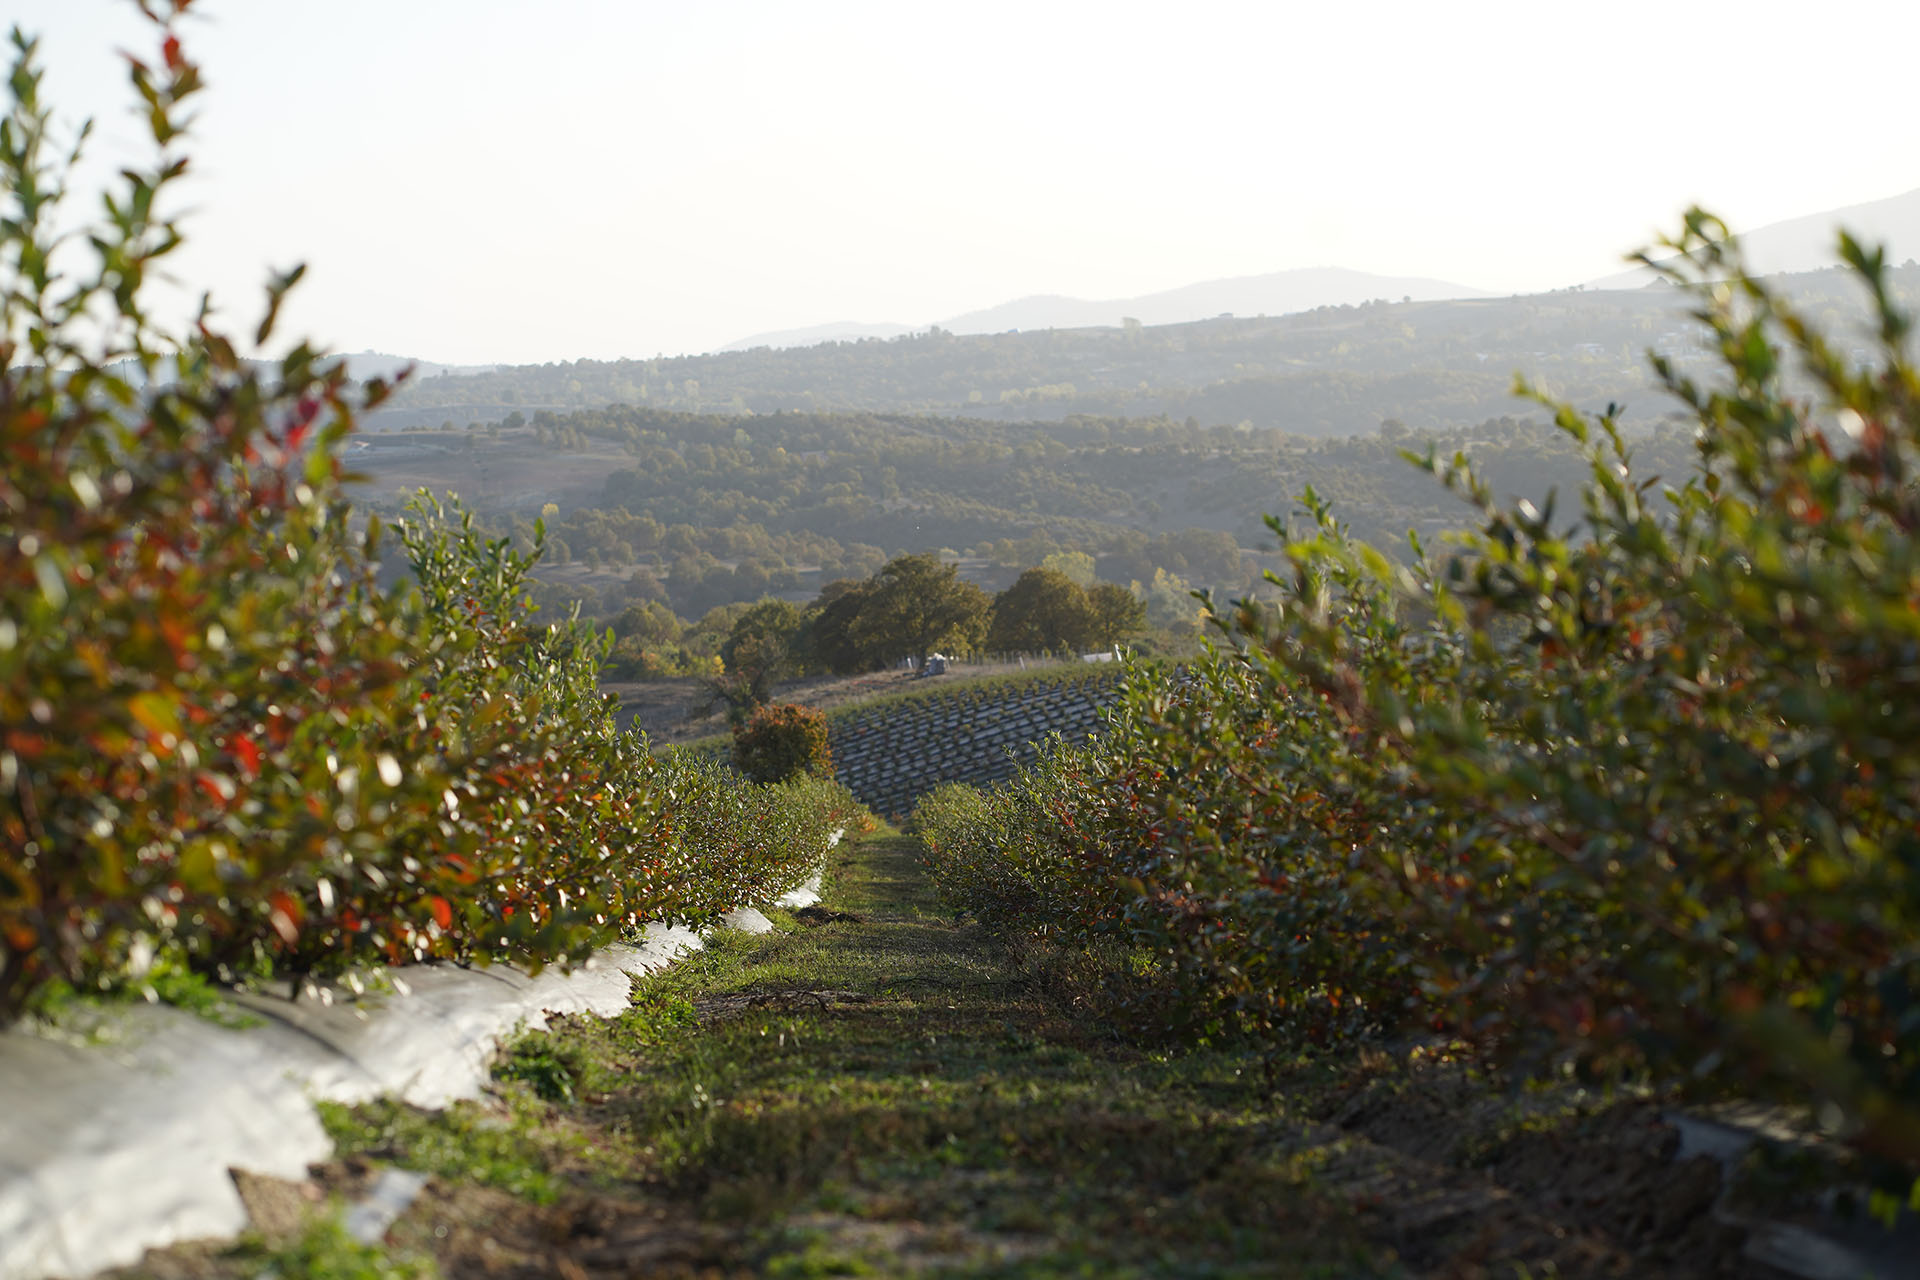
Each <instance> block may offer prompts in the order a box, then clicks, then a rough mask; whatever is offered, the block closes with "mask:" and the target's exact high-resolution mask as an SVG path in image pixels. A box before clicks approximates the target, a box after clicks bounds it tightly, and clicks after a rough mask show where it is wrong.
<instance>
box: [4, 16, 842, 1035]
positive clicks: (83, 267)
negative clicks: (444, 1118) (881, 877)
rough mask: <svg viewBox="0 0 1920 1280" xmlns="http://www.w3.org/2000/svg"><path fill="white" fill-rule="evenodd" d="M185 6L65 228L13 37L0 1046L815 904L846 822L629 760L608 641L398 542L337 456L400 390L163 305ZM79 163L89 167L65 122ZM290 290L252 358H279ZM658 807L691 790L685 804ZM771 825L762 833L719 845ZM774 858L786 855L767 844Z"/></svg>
mask: <svg viewBox="0 0 1920 1280" xmlns="http://www.w3.org/2000/svg"><path fill="white" fill-rule="evenodd" d="M189 3H190V0H170V2H169V3H167V4H163V5H143V6H142V10H143V12H145V13H146V14H147V16H148V17H149V18H150V19H151V21H152V24H153V27H154V35H155V39H156V44H157V48H158V52H157V54H156V55H155V56H154V57H152V58H150V59H145V60H141V59H134V60H132V61H131V68H132V70H131V74H132V81H133V85H134V88H135V91H136V92H137V93H138V95H139V97H140V98H141V101H142V103H143V106H144V108H145V119H146V121H147V126H148V130H149V133H150V136H151V142H152V146H153V156H154V158H153V160H152V162H151V163H150V165H148V166H147V167H146V168H144V169H142V168H138V167H135V168H130V169H128V170H126V171H125V172H124V173H123V175H122V177H121V179H120V185H119V186H118V187H116V188H114V189H112V190H110V191H108V193H107V194H106V195H105V197H104V200H103V213H102V215H101V217H100V219H99V220H98V221H97V222H95V223H94V224H92V225H91V226H89V227H88V228H87V229H86V231H85V233H84V235H79V236H75V235H70V234H62V233H61V232H59V231H58V230H57V229H56V228H57V227H58V226H59V225H61V223H62V217H61V215H60V208H61V204H62V201H63V199H64V198H65V196H66V195H67V191H66V184H67V182H68V179H69V175H70V174H71V173H72V171H73V167H74V163H75V161H76V160H77V158H78V155H79V145H80V143H79V142H76V143H75V144H74V145H73V146H72V147H70V148H67V149H64V150H61V149H56V145H55V143H56V139H55V137H54V133H55V130H54V126H53V124H52V113H51V111H50V110H49V108H48V107H47V106H46V104H45V103H44V102H43V101H42V100H41V97H40V83H41V70H40V66H39V63H38V59H37V49H36V46H35V45H34V43H33V42H32V41H31V40H29V39H27V38H26V37H25V36H23V35H21V34H20V33H19V32H17V31H16V32H15V33H14V35H13V46H14V62H13V67H12V71H11V75H10V77H9V82H8V83H9V87H10V91H11V107H10V109H9V110H8V112H7V113H6V115H5V118H4V119H3V120H0V175H4V193H3V194H4V205H3V206H0V456H4V459H5V465H4V466H0V1021H4V1020H7V1019H10V1018H12V1017H16V1016H18V1015H19V1014H21V1013H22V1012H24V1011H27V1010H30V1009H32V1008H33V1007H35V1005H36V1003H37V1002H38V1001H40V1000H42V999H43V998H44V997H45V996H46V995H47V994H48V993H50V992H54V991H57V990H59V989H61V988H63V987H77V988H80V989H93V988H99V987H110V986H114V985H116V984H127V983H137V982H139V981H141V980H142V978H143V975H145V974H147V973H149V972H153V971H155V968H156V966H159V967H160V968H162V969H164V970H165V971H167V972H177V971H179V970H181V969H192V970H197V971H200V972H203V973H207V974H211V975H213V976H215V977H218V978H223V979H228V980H232V979H236V978H240V977H245V976H249V975H268V974H270V975H277V976H285V977H289V978H292V979H295V980H296V981H299V980H307V979H317V978H319V977H324V976H328V975H334V974H340V973H344V972H350V971H352V970H354V969H357V968H361V967H365V966H370V965H388V964H397V963H402V962H412V961H421V960H433V959H457V960H462V961H480V962H492V961H513V962H516V963H519V964H522V965H525V966H528V967H532V968H537V967H539V966H541V965H544V964H548V963H554V962H571V961H575V960H578V959H580V958H582V957H583V956H584V955H586V954H587V953H588V952H589V951H590V950H591V949H592V948H593V947H595V946H597V945H600V944H601V943H604V942H607V941H611V940H612V939H613V938H615V937H617V936H618V935H619V934H620V933H621V932H622V931H623V930H625V929H629V928H632V927H634V926H637V925H638V924H640V923H641V922H643V921H646V920H652V919H660V918H676V919H688V920H693V921H696V922H699V921H705V920H708V919H711V918H712V917H713V916H715V915H717V914H718V913H719V912H722V911H724V910H727V909H729V908H731V907H734V906H741V905H748V904H750V903H752V902H756V901H763V900H764V899H765V897H766V895H769V894H777V893H778V892H781V891H783V890H784V888H785V887H790V885H791V883H792V882H794V881H796V880H798V879H803V878H804V877H805V876H806V875H807V874H808V873H809V872H810V871H812V870H813V869H814V868H815V867H817V866H818V864H819V861H820V859H821V858H822V857H823V856H824V842H825V839H826V832H827V830H828V827H826V826H825V825H823V824H826V823H829V822H831V823H834V824H836V825H844V823H845V822H846V821H847V820H848V819H847V813H846V812H845V806H846V801H845V798H844V797H841V796H837V795H834V794H832V793H831V792H830V791H829V790H826V789H822V788H820V787H812V788H808V787H804V786H802V787H794V788H788V789H785V790H777V789H768V788H763V787H756V786H754V785H753V784H750V783H747V782H744V781H741V780H738V779H731V778H729V779H720V778H707V779H702V780H701V781H700V782H699V784H698V786H693V787H692V788H691V791H692V792H693V793H697V798H696V799H693V800H689V801H688V805H689V809H688V812H687V813H685V814H683V815H680V816H675V815H674V814H673V813H672V812H671V808H672V806H674V805H675V804H677V803H680V802H681V800H682V799H683V798H684V795H683V793H686V792H688V788H689V786H690V784H688V783H687V782H686V781H685V780H684V779H681V778H679V777H677V776H676V775H675V771H674V770H672V769H671V768H668V767H667V766H664V765H662V764H660V763H659V762H657V761H655V760H654V759H653V758H652V756H651V755H650V753H649V752H648V750H647V744H646V742H645V740H644V738H641V737H639V736H637V735H634V734H630V733H622V732H620V731H618V730H617V728H616V726H615V723H614V720H613V716H612V711H611V707H610V705H609V703H608V701H607V700H606V699H605V698H603V697H602V696H601V695H600V694H599V693H598V691H597V684H596V681H597V674H598V671H599V669H600V666H601V663H602V661H603V659H604V658H605V656H606V650H607V646H608V644H609V638H608V637H607V636H604V635H601V634H599V633H597V632H595V631H593V630H592V629H590V628H588V627H586V626H584V625H582V624H580V623H579V622H578V620H577V619H573V620H567V621H565V622H562V623H559V624H557V625H547V624H544V623H540V622H538V621H536V619H535V614H534V609H533V607H532V605H531V603H530V602H529V600H528V597H527V587H528V573H529V571H530V569H531V568H532V566H533V564H534V561H535V558H536V557H537V556H538V554H539V551H540V547H539V546H538V545H536V546H535V547H534V549H533V551H532V553H531V554H524V553H521V552H518V551H515V550H514V549H513V547H512V546H511V544H510V543H509V541H507V540H505V539H488V538H487V537H485V536H484V535H482V534H481V533H480V532H478V531H477V530H476V529H475V527H474V524H473V521H472V519H471V517H470V516H469V515H467V514H466V513H464V512H462V511H461V510H460V509H459V507H458V504H457V503H453V504H451V505H449V504H443V503H441V502H438V501H436V500H434V499H431V498H429V497H426V496H425V495H422V496H421V498H420V499H419V500H417V501H416V502H415V503H414V504H413V505H412V507H411V508H410V509H409V511H408V512H407V514H406V517H405V518H404V520H403V521H401V523H400V525H399V528H398V530H397V532H398V542H399V544H400V545H399V552H400V553H401V554H404V555H405V557H406V559H407V560H408V562H409V564H410V567H411V570H412V574H411V579H410V581H409V582H408V583H407V584H406V585H405V586H403V587H402V588H399V589H396V590H392V591H382V590H381V589H380V588H379V587H378V586H377V585H376V582H375V571H376V568H377V565H378V562H379V558H380V557H381V556H382V555H383V554H392V550H391V548H392V543H393V541H394V540H393V539H392V538H391V537H390V536H389V535H388V533H387V531H385V530H383V529H382V528H381V526H380V524H379V522H378V520H377V519H372V518H368V519H361V518H359V517H357V516H356V514H355V513H354V512H353V511H352V509H351V508H350V506H349V505H348V503H347V502H346V500H345V497H344V483H345V481H346V479H347V477H346V475H345V474H344V472H343V468H342V464H341V457H340V454H341V444H342V442H343V441H344V440H345V439H346V438H347V436H348V435H349V433H350V432H351V431H352V430H353V427H354V423H355V419H356V416H357V415H358V414H359V413H361V412H363V411H364V410H365V409H366V408H368V407H370V406H372V405H374V404H377V403H379V401H380V399H381V398H382V397H383V396H384V395H385V394H386V391H387V388H386V387H385V386H384V385H382V384H381V383H378V382H374V383H369V384H366V385H364V386H360V385H355V384H353V383H350V382H349V381H348V379H347V378H346V376H345V373H344V371H343V366H342V365H341V364H340V363H339V362H337V361H330V360H326V359H324V358H323V357H322V356H321V355H320V354H319V353H318V352H316V351H314V350H313V349H311V348H310V347H308V346H306V345H304V344H298V345H295V346H293V347H292V348H291V349H290V350H289V351H288V352H287V354H285V355H284V356H283V357H281V358H279V359H277V360H272V361H268V360H262V359H243V358H242V357H241V355H240V354H239V352H240V350H241V349H242V344H241V342H240V341H239V339H238V338H237V337H236V336H235V335H232V334H230V333H228V332H226V331H223V330H222V328H221V327H220V326H219V325H218V324H217V323H216V320H215V317H214V314H213V312H212V309H211V307H210V306H208V305H206V304H203V305H202V307H201V309H200V311H199V313H198V314H197V316H196V318H195V319H194V320H193V321H192V322H191V323H189V324H188V325H186V326H185V327H184V331H182V332H173V331H172V330H170V329H169V328H168V326H167V325H166V324H164V323H163V322H162V321H161V320H160V319H159V318H157V317H156V315H155V314H154V313H153V312H152V311H151V310H150V308H149V305H148V302H147V299H148V297H149V295H150V293H151V290H150V288H149V287H148V286H149V282H150V280H151V279H152V277H153V276H154V275H155V273H156V272H157V271H158V270H159V268H160V267H161V265H162V264H163V263H164V261H165V259H166V258H167V257H168V255H169V254H171V253H173V252H174V251H175V250H176V249H177V247H178V246H179V244H180V243H181V240H182V237H183V234H184V233H183V231H182V228H181V226H180V224H179V222H178V221H177V219H175V218H173V217H172V216H170V214H169V213H168V210H169V209H170V208H171V207H172V205H173V204H174V202H175V200H176V187H177V185H178V183H179V182H180V181H181V180H182V179H183V178H184V177H185V175H186V174H187V172H188V170H189V159H188V153H187V149H186V141H187V136H188V135H187V126H186V123H185V122H186V119H187V115H186V107H187V105H188V104H190V103H191V101H192V99H193V97H194V95H195V94H196V93H197V92H198V91H199V88H200V71H199V68H198V67H197V66H196V65H195V63H194V62H193V61H191V60H190V59H189V58H188V56H187V54H186V52H185V51H184V48H183V46H182V43H181V40H180V36H179V31H178V28H179V25H180V21H181V18H182V17H183V15H184V14H185V13H186V11H187V10H188V8H189ZM80 141H84V130H83V131H82V133H81V139H80ZM299 276H300V272H299V270H297V269H296V270H293V271H289V272H287V273H285V274H284V275H282V276H280V277H278V278H276V279H275V280H273V281H272V283H271V285H270V287H269V288H268V290H267V296H266V301H265V305H264V307H263V309H262V316H261V319H260V321H259V323H258V325H257V327H255V328H253V329H252V330H251V331H250V332H249V333H248V334H247V335H246V338H247V339H248V340H249V341H251V343H252V344H253V345H255V346H257V347H264V346H266V345H267V344H269V343H270V342H271V341H272V340H273V338H274V333H275V322H276V318H277V314H278V312H279V309H280V305H281V302H282V300H283V298H284V297H285V295H286V293H287V291H288V290H289V289H290V288H292V287H293V286H294V284H295V283H296V282H297V280H298V278H299ZM677 789H678V790H677ZM742 817H748V818H751V820H752V821H753V822H754V823H755V824H756V829H755V832H754V836H753V838H752V839H747V838H745V837H742V836H740V835H739V834H738V833H736V832H734V831H733V830H731V829H730V828H729V827H728V826H727V825H726V824H727V823H729V822H732V821H735V820H737V819H740V818H742ZM776 840H778V841H780V843H775V841H776Z"/></svg>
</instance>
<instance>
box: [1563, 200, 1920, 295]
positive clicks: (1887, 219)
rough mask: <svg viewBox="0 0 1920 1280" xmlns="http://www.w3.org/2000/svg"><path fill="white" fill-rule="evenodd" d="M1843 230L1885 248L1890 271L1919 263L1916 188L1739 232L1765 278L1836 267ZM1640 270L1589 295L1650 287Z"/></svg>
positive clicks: (1597, 284)
mask: <svg viewBox="0 0 1920 1280" xmlns="http://www.w3.org/2000/svg"><path fill="white" fill-rule="evenodd" d="M1841 227H1845V228H1846V229H1847V230H1848V231H1850V232H1852V233H1853V235H1854V237H1855V238H1856V239H1859V240H1863V241H1865V242H1867V243H1869V244H1875V243H1878V244H1884V245H1886V246H1887V260H1888V261H1889V262H1890V263H1892V264H1895V265H1898V264H1899V263H1902V262H1904V261H1906V260H1907V259H1908V258H1915V257H1920V187H1916V188H1914V189H1913V190H1912V191H1908V192H1905V193H1903V194H1901V195H1897V196H1889V197H1887V198H1886V199H1885V200H1869V201H1867V202H1866V203H1865V204H1853V205H1847V206H1846V207H1845V208H1841V209H1827V210H1825V211H1823V212H1820V213H1810V214H1807V215H1806V216H1805V217H1800V218H1789V219H1787V220H1786V221H1785V222H1770V223H1768V224H1766V225H1765V226H1761V227H1755V228H1754V229H1753V230H1751V231H1741V232H1738V233H1737V234H1738V235H1739V237H1740V243H1741V245H1742V246H1743V247H1744V248H1745V249H1746V252H1747V257H1748V260H1749V261H1750V262H1751V263H1752V264H1753V265H1754V266H1755V267H1756V268H1758V269H1759V270H1760V272H1761V273H1762V274H1765V275H1779V274H1785V273H1788V272H1796V271H1817V270H1819V269H1821V268H1822V267H1831V266H1833V265H1835V264H1836V263H1838V262H1839V261H1840V254H1839V252H1838V250H1837V247H1836V246H1837V245H1838V243H1839V240H1838V236H1837V232H1838V231H1839V229H1840V228H1841ZM1653 279H1654V276H1653V273H1652V272H1650V271H1648V270H1647V269H1646V268H1645V267H1636V268H1634V269H1633V270H1631V271H1620V272H1616V273H1615V274H1613V275H1610V276H1602V277H1601V278H1600V279H1598V280H1589V281H1588V282H1587V286H1586V287H1587V288H1589V289H1638V288H1641V287H1642V286H1644V285H1647V284H1650V283H1652V281H1653Z"/></svg>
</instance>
